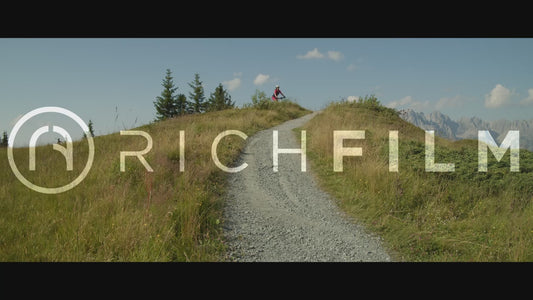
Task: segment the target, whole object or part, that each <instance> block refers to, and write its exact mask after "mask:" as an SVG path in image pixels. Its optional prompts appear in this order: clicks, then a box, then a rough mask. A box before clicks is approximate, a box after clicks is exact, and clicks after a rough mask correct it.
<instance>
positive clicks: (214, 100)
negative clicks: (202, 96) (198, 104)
mask: <svg viewBox="0 0 533 300" xmlns="http://www.w3.org/2000/svg"><path fill="white" fill-rule="evenodd" d="M233 107H235V102H232V101H231V96H230V95H229V93H228V92H227V91H226V90H224V87H223V86H222V84H221V83H220V84H219V85H218V87H217V88H216V89H215V91H214V92H213V93H211V97H209V102H208V110H209V111H216V110H223V109H228V108H233Z"/></svg>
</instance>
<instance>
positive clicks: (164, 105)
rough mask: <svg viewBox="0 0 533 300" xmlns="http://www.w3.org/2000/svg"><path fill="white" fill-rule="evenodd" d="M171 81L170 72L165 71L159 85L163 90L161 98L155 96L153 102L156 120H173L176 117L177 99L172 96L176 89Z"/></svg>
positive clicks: (168, 70)
mask: <svg viewBox="0 0 533 300" xmlns="http://www.w3.org/2000/svg"><path fill="white" fill-rule="evenodd" d="M172 79H173V78H172V72H171V71H170V69H167V74H166V76H165V78H164V79H163V83H162V84H161V85H162V86H163V88H164V89H163V91H162V92H161V96H157V97H156V101H154V106H155V109H156V116H157V120H164V119H167V118H173V117H175V116H177V115H178V109H177V106H178V103H177V100H176V99H177V97H176V96H175V95H174V93H175V92H176V90H177V89H178V88H177V87H175V86H174V82H173V81H172Z"/></svg>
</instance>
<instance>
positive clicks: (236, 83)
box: [222, 78, 241, 92]
mask: <svg viewBox="0 0 533 300" xmlns="http://www.w3.org/2000/svg"><path fill="white" fill-rule="evenodd" d="M222 84H223V85H225V86H226V87H227V89H228V91H230V92H231V91H234V90H236V89H238V88H239V87H240V86H241V79H240V78H233V79H232V80H228V81H223V82H222Z"/></svg>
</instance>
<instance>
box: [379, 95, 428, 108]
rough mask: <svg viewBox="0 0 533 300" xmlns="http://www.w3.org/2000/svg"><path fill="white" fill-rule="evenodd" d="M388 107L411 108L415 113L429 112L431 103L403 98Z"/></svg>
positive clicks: (390, 103)
mask: <svg viewBox="0 0 533 300" xmlns="http://www.w3.org/2000/svg"><path fill="white" fill-rule="evenodd" d="M386 106H388V107H390V108H411V109H413V110H415V111H422V110H427V109H428V108H430V106H431V105H430V103H429V101H424V102H421V101H416V100H414V99H413V97H411V96H407V97H403V98H402V99H400V100H396V101H392V102H389V103H388V104H387V105H386Z"/></svg>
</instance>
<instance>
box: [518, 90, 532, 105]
mask: <svg viewBox="0 0 533 300" xmlns="http://www.w3.org/2000/svg"><path fill="white" fill-rule="evenodd" d="M527 92H528V94H529V96H528V97H527V98H526V99H524V100H522V101H520V104H524V105H529V104H533V89H529V90H527Z"/></svg>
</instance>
